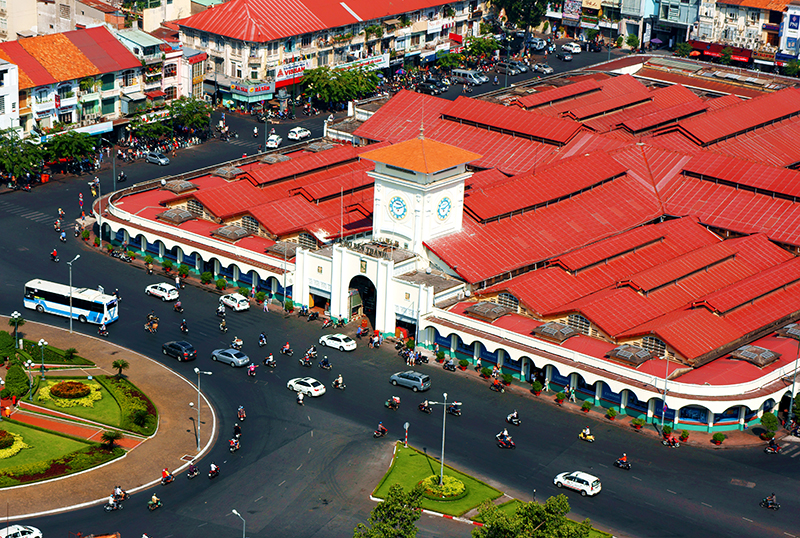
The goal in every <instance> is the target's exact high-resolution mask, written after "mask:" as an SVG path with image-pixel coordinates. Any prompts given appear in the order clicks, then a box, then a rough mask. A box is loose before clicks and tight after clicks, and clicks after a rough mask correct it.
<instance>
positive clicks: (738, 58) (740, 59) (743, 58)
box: [731, 54, 750, 62]
mask: <svg viewBox="0 0 800 538" xmlns="http://www.w3.org/2000/svg"><path fill="white" fill-rule="evenodd" d="M731 60H736V61H737V62H749V61H750V58H748V57H747V56H737V55H736V54H731Z"/></svg>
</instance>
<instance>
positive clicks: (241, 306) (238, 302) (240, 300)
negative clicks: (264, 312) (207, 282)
mask: <svg viewBox="0 0 800 538" xmlns="http://www.w3.org/2000/svg"><path fill="white" fill-rule="evenodd" d="M219 302H220V303H222V304H224V305H225V306H227V307H228V308H233V309H234V310H236V311H237V312H240V311H242V310H248V309H249V308H250V301H248V300H247V297H245V296H244V295H241V294H239V293H229V294H228V295H223V296H222V297H220V298H219Z"/></svg>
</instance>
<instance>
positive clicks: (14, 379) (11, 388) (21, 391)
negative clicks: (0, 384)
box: [0, 364, 30, 398]
mask: <svg viewBox="0 0 800 538" xmlns="http://www.w3.org/2000/svg"><path fill="white" fill-rule="evenodd" d="M29 388H30V381H29V378H28V374H26V373H25V369H24V368H23V367H22V366H20V365H19V364H15V365H13V366H12V367H11V368H9V369H8V373H7V374H6V385H5V388H4V389H3V390H2V391H0V397H3V398H10V397H11V396H16V397H18V398H19V397H21V396H24V395H25V394H27V393H28V389H29Z"/></svg>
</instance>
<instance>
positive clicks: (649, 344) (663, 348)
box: [642, 336, 667, 357]
mask: <svg viewBox="0 0 800 538" xmlns="http://www.w3.org/2000/svg"><path fill="white" fill-rule="evenodd" d="M642 347H643V348H644V349H646V350H647V351H649V352H650V353H653V354H654V355H657V356H659V357H663V356H664V355H665V354H666V353H667V344H665V343H664V341H663V340H661V339H660V338H656V337H655V336H645V337H644V338H642Z"/></svg>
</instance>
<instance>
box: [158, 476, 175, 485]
mask: <svg viewBox="0 0 800 538" xmlns="http://www.w3.org/2000/svg"><path fill="white" fill-rule="evenodd" d="M173 480H175V476H174V475H168V476H166V477H163V476H162V477H161V485H162V486H166V485H167V484H170V483H172V481H173Z"/></svg>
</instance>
